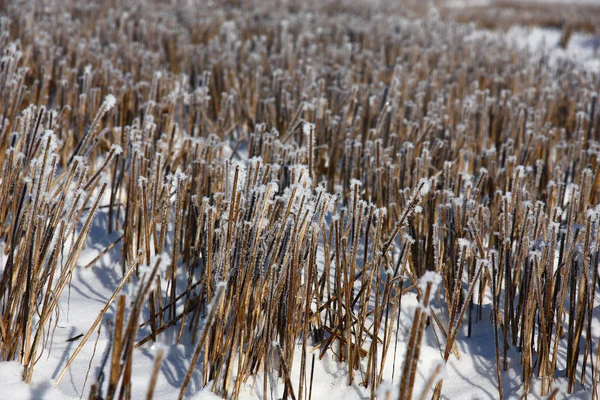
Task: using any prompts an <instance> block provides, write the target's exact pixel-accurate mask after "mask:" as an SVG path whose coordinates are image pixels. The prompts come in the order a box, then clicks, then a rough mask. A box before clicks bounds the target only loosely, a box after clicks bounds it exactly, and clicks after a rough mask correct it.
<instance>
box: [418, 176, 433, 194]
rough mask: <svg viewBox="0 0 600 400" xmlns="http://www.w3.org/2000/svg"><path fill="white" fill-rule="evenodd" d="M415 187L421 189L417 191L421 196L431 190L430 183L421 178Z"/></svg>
mask: <svg viewBox="0 0 600 400" xmlns="http://www.w3.org/2000/svg"><path fill="white" fill-rule="evenodd" d="M417 187H421V189H420V190H419V192H420V194H421V196H426V195H427V193H429V191H430V190H431V183H430V182H429V180H428V179H425V178H421V180H420V181H419V185H418V186H417Z"/></svg>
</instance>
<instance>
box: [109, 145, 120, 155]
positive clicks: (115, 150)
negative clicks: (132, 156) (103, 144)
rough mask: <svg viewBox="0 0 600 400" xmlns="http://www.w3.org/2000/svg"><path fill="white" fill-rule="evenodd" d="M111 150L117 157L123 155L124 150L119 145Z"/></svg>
mask: <svg viewBox="0 0 600 400" xmlns="http://www.w3.org/2000/svg"><path fill="white" fill-rule="evenodd" d="M110 149H111V150H112V151H113V152H114V153H115V155H117V156H118V155H119V154H121V153H123V148H122V147H121V146H119V145H118V144H112V145H111V146H110Z"/></svg>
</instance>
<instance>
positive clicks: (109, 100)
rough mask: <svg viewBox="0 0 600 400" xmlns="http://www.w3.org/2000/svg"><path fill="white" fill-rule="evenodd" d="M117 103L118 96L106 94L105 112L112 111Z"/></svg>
mask: <svg viewBox="0 0 600 400" xmlns="http://www.w3.org/2000/svg"><path fill="white" fill-rule="evenodd" d="M116 104H117V98H116V97H115V96H113V95H112V94H109V95H108V96H106V98H105V99H104V110H105V112H106V111H110V110H111V109H112V108H113V107H114V106H115V105H116Z"/></svg>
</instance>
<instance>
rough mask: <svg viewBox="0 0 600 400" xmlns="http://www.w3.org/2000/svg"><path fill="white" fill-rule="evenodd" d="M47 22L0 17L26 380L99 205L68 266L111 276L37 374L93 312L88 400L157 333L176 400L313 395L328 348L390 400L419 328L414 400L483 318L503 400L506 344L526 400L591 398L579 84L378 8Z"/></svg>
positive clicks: (15, 345)
mask: <svg viewBox="0 0 600 400" xmlns="http://www.w3.org/2000/svg"><path fill="white" fill-rule="evenodd" d="M42 3H43V2H42ZM53 3H54V2H53ZM59 3H61V7H56V6H52V7H50V6H48V7H41V6H34V5H33V4H30V3H29V2H26V1H15V2H11V3H10V4H3V9H2V12H3V13H4V15H5V16H4V17H3V19H2V23H0V48H2V49H3V54H4V56H3V58H2V62H1V64H0V96H1V98H2V101H1V102H0V115H1V116H2V117H1V126H0V163H1V165H2V168H3V171H2V175H1V177H0V193H1V194H0V238H1V241H2V244H3V246H4V248H3V250H4V255H5V259H4V260H3V265H2V270H1V271H2V275H1V280H0V335H1V337H0V339H1V340H0V359H2V360H18V361H20V362H21V363H22V364H23V365H24V373H23V374H24V379H25V380H27V381H30V380H31V377H32V373H33V367H34V366H35V363H36V360H37V359H38V358H39V357H40V356H41V354H42V353H43V352H48V351H50V347H51V343H52V338H53V330H52V328H53V326H56V324H57V322H58V321H59V319H60V317H61V316H60V315H59V314H58V309H59V308H58V304H60V303H61V302H64V301H66V300H65V299H62V298H61V295H62V294H63V291H64V289H65V288H67V287H68V285H69V284H70V282H71V277H72V274H73V271H74V269H75V268H83V267H78V264H77V260H78V257H79V255H80V254H81V252H82V251H83V250H84V248H85V246H86V243H87V242H86V238H87V237H88V233H89V231H90V227H91V223H92V220H93V218H94V217H95V215H96V214H97V213H98V212H102V213H105V214H106V216H107V219H108V227H107V230H108V231H109V232H118V236H117V239H116V240H115V241H114V242H113V243H111V244H110V245H109V246H108V247H107V248H106V250H105V251H104V252H102V253H101V255H100V256H98V257H96V258H95V259H94V260H93V261H92V262H91V263H90V264H89V266H92V265H94V264H95V263H96V262H98V261H99V260H100V258H101V256H102V255H104V254H108V253H111V254H118V256H119V257H118V258H119V259H118V261H115V263H114V268H115V269H116V270H117V271H118V272H119V273H120V274H121V276H122V280H121V282H120V283H119V284H118V286H116V287H115V290H114V293H113V295H112V296H111V297H110V299H109V300H108V302H107V303H106V304H105V306H104V307H103V309H102V311H101V312H100V314H99V315H98V318H97V319H96V320H95V322H94V324H93V325H92V326H91V327H90V329H89V331H88V332H87V333H86V334H85V335H84V336H83V338H82V339H81V340H80V341H79V345H78V347H77V349H76V350H75V352H74V353H73V354H71V355H70V356H69V361H68V362H67V364H66V365H65V366H64V368H63V370H62V373H61V375H60V376H59V378H58V381H59V382H60V380H61V378H62V377H63V375H64V373H65V372H66V370H67V369H68V367H69V366H70V365H71V363H72V361H73V360H74V359H75V358H76V357H77V354H78V353H79V351H80V350H81V348H82V347H83V346H84V345H86V343H87V340H88V339H89V338H90V337H91V336H92V335H93V333H94V332H95V331H96V330H97V329H98V328H99V327H100V326H101V321H102V320H103V318H104V316H105V313H106V312H107V310H108V309H109V308H111V307H113V302H114V300H117V302H116V312H115V322H114V324H113V328H112V331H111V332H110V337H111V340H110V342H111V344H110V353H106V354H110V355H109V356H107V357H106V358H105V363H104V364H108V365H109V367H108V373H107V375H106V376H108V381H106V382H104V381H103V380H102V379H98V380H97V382H96V383H95V384H94V385H92V392H91V395H90V397H91V398H95V399H102V398H107V399H110V398H114V397H117V396H119V397H120V398H130V397H131V396H132V393H131V384H130V382H131V378H132V373H133V372H132V360H133V359H134V357H136V355H137V352H138V351H139V350H138V348H139V347H143V346H148V345H149V343H153V342H159V343H162V344H163V345H165V344H166V345H173V344H175V343H177V344H178V343H183V344H185V345H188V346H191V348H193V353H192V354H193V357H192V359H191V360H189V365H190V367H189V370H188V372H187V374H186V376H185V377H181V387H180V388H179V389H180V397H183V396H184V395H186V394H190V393H192V391H193V390H198V389H199V388H198V387H193V385H191V382H192V377H193V376H197V377H199V379H198V380H197V382H200V386H201V387H204V386H207V385H209V386H210V389H211V390H212V391H214V392H215V393H216V394H218V395H219V396H222V397H224V398H229V397H231V398H237V397H238V396H239V395H240V393H241V392H242V391H243V388H244V386H245V384H246V383H247V382H252V384H253V385H254V384H256V383H257V382H258V383H259V384H261V385H262V395H263V398H264V399H265V400H266V399H267V398H271V397H272V396H274V395H275V392H277V391H278V390H279V389H280V388H283V389H282V390H283V394H282V395H281V394H278V395H280V396H281V397H283V398H287V397H290V398H293V399H300V400H304V399H308V400H310V399H311V397H312V391H313V390H312V389H313V377H314V368H315V360H319V359H322V358H323V357H324V356H325V355H326V354H329V355H331V356H332V357H333V359H334V360H336V361H338V362H339V363H341V364H343V365H344V366H345V369H346V371H347V382H348V384H349V385H352V384H360V385H363V386H365V387H366V388H368V390H369V391H370V396H371V397H375V396H376V393H377V389H378V387H379V386H380V384H381V383H382V381H383V380H384V379H385V380H389V379H390V378H391V379H392V381H393V382H394V385H397V386H398V387H399V388H398V391H397V392H396V396H398V398H401V399H411V398H412V396H413V391H414V389H415V387H416V382H417V379H416V378H417V375H418V373H417V363H418V360H419V354H420V346H421V342H422V340H423V337H424V336H425V335H432V336H433V337H435V338H436V339H437V342H438V343H439V347H440V360H439V361H440V364H439V365H438V366H437V367H436V368H435V369H434V371H433V374H432V375H431V376H430V377H429V378H428V379H427V380H426V382H425V386H424V390H423V391H422V396H421V398H427V397H429V396H431V397H432V398H433V399H439V398H441V396H442V393H443V390H442V388H443V386H442V384H443V381H442V377H443V374H442V373H441V372H442V369H443V364H445V363H446V362H447V361H448V360H449V359H450V358H451V357H454V358H459V357H460V353H459V351H458V347H457V345H456V344H457V342H458V341H468V340H469V337H470V336H471V334H472V333H473V332H477V329H478V323H481V324H485V323H486V321H487V322H488V323H489V321H492V322H491V323H492V324H493V327H494V329H493V337H490V341H494V342H495V345H496V359H495V360H489V362H490V367H491V368H497V377H498V392H499V397H500V398H503V396H504V394H503V385H502V380H501V377H502V373H501V372H502V371H506V370H507V369H508V368H509V356H510V352H509V349H511V348H514V349H516V350H517V351H518V354H519V358H520V362H518V363H517V364H519V365H521V366H522V380H523V385H522V393H523V394H524V395H527V393H529V392H530V391H531V390H532V385H533V384H532V382H533V380H534V379H538V380H539V382H540V385H539V387H540V393H539V394H541V395H549V394H550V395H552V396H555V395H556V391H555V390H554V384H555V381H556V380H557V378H559V376H560V369H559V368H560V365H563V364H564V369H565V374H566V379H567V382H568V389H567V390H568V392H569V393H572V392H573V391H575V390H578V389H579V387H580V385H581V384H584V385H589V386H593V389H592V392H593V393H594V396H596V397H597V396H598V395H599V394H600V393H599V392H598V388H597V383H598V380H599V375H600V372H599V371H600V346H599V338H598V337H594V336H593V334H592V322H593V320H594V318H596V319H597V318H598V316H597V311H596V307H597V305H595V296H596V291H597V288H598V287H599V286H600V282H598V265H599V256H598V240H599V237H598V231H599V229H600V208H599V207H598V204H599V203H600V118H599V117H598V112H597V110H596V108H597V105H596V104H597V94H596V93H597V92H598V90H599V89H600V83H599V80H598V77H597V76H594V75H591V74H589V73H585V72H584V71H582V70H580V69H579V67H578V66H576V65H574V64H571V63H569V62H565V61H562V62H558V63H555V64H550V63H549V62H548V58H547V57H546V55H544V54H531V53H528V52H525V51H521V50H518V49H516V48H514V47H512V46H511V45H510V44H508V43H506V42H503V41H501V40H499V39H497V38H489V37H486V36H480V35H476V34H474V33H473V28H472V26H464V25H457V24H454V23H450V22H444V21H441V20H440V19H439V18H438V17H437V16H435V15H431V16H429V17H427V18H425V19H424V20H422V21H416V22H411V21H409V20H405V19H403V18H400V17H399V16H398V15H394V13H391V14H386V13H385V11H386V10H384V9H380V8H377V7H376V6H370V8H369V7H368V6H366V5H365V6H364V7H362V6H361V7H357V8H354V9H347V8H345V7H344V6H342V5H343V4H342V5H340V3H335V4H329V3H327V2H325V3H324V4H322V5H320V6H319V7H320V8H319V9H318V11H319V12H318V13H311V12H309V11H310V10H308V9H304V8H303V7H302V6H299V5H294V6H292V5H290V6H288V7H287V8H286V7H282V8H279V9H278V10H275V8H274V7H273V5H272V4H269V2H268V1H264V2H259V3H257V4H256V5H255V6H256V7H254V8H252V9H241V8H235V7H233V6H223V7H221V8H218V7H212V6H210V5H206V4H191V2H174V3H177V4H176V6H174V5H172V4H163V3H161V2H158V1H157V2H151V1H134V2H131V3H128V2H125V3H124V4H121V3H120V2H87V1H85V2H84V1H67V0H64V1H63V0H61V1H60V2H59ZM328 7H331V8H328ZM332 9H335V10H337V11H336V13H333V12H331V10H332ZM90 239H91V240H93V239H94V238H90ZM88 242H89V239H88ZM157 257H158V258H157ZM143 266H150V267H152V268H151V270H152V272H150V273H148V272H146V273H144V271H145V270H146V269H145V268H142V267H143ZM126 284H132V285H136V287H137V292H136V293H137V295H136V296H135V297H134V299H133V301H132V304H131V305H130V306H126V304H125V302H126V301H125V298H124V297H122V296H120V295H119V291H120V290H121V288H122V287H123V286H124V285H126ZM415 296H416V297H417V298H418V299H419V300H418V306H417V307H416V308H415V309H414V310H413V311H414V313H413V311H409V312H410V315H409V317H408V318H409V319H408V320H409V325H408V326H411V325H412V329H411V330H410V332H408V333H407V332H405V331H404V330H403V329H401V326H404V325H406V320H405V317H404V315H403V314H407V311H406V310H403V299H407V298H408V299H413V298H414V297H415ZM63 297H64V296H63ZM489 304H491V307H489V308H486V305H489ZM126 309H127V310H129V311H128V312H126ZM484 310H490V311H488V312H487V315H486V313H485V312H484ZM490 312H491V313H490ZM127 315H128V316H129V319H127V318H126V316H127ZM166 331H171V332H175V334H174V335H173V336H172V337H173V338H174V339H173V342H171V341H167V339H166V337H167V335H164V332H166ZM398 344H400V346H401V353H405V357H404V361H403V362H402V363H401V362H400V360H401V358H398V359H396V353H397V350H398ZM402 347H404V351H402ZM565 352H566V358H564V357H563V356H561V354H564V353H565ZM162 357H163V354H162V352H161V353H160V354H159V355H158V359H157V360H156V366H155V369H154V375H153V376H154V378H156V376H157V375H158V374H159V371H160V362H161V358H162ZM561 357H563V358H561ZM317 362H318V361H317ZM390 364H392V365H395V364H399V365H402V367H401V368H399V370H400V371H401V373H400V380H399V381H398V379H396V380H395V381H394V380H393V379H394V377H393V374H394V373H395V372H392V371H390V368H389V367H386V365H390ZM559 364H560V365H559ZM103 368H104V367H103ZM293 372H295V373H293ZM294 377H295V378H294ZM590 381H591V382H590ZM155 382H156V379H152V380H151V387H150V391H149V397H151V396H152V392H153V386H152V385H153V384H154V383H155ZM384 393H385V392H384ZM384 396H385V394H384Z"/></svg>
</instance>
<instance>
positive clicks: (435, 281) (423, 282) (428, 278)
mask: <svg viewBox="0 0 600 400" xmlns="http://www.w3.org/2000/svg"><path fill="white" fill-rule="evenodd" d="M441 282H442V277H441V276H440V274H438V273H437V272H434V271H427V272H425V273H424V274H423V276H422V277H421V279H420V280H419V289H421V292H422V293H425V290H426V289H427V285H428V284H429V283H431V293H435V291H436V290H437V287H438V285H439V284H440V283H441Z"/></svg>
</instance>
